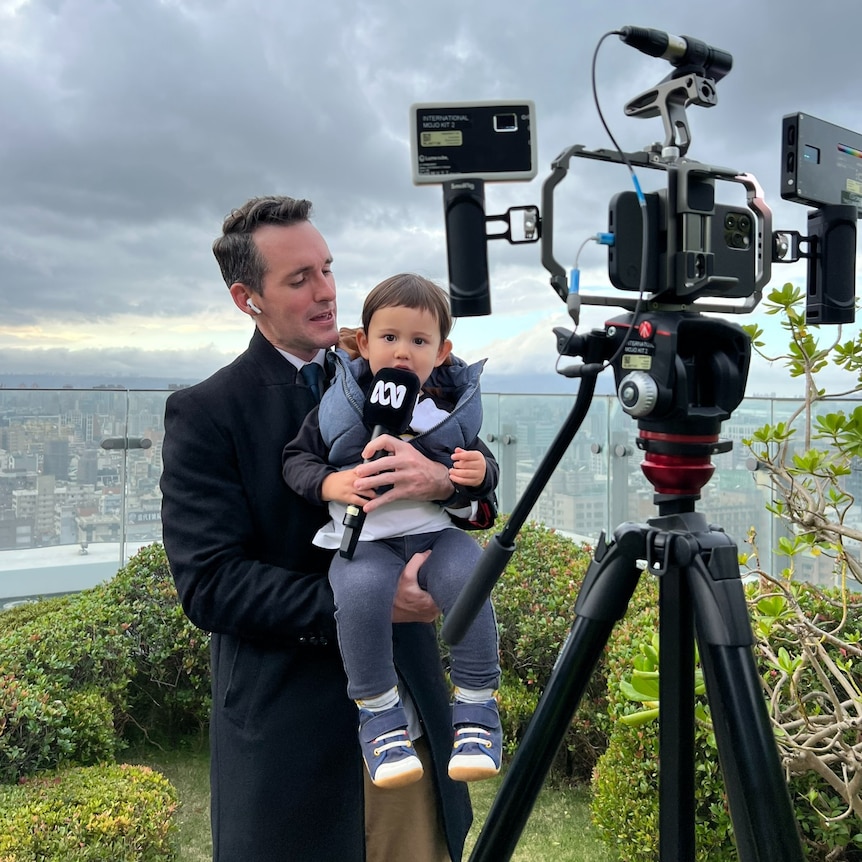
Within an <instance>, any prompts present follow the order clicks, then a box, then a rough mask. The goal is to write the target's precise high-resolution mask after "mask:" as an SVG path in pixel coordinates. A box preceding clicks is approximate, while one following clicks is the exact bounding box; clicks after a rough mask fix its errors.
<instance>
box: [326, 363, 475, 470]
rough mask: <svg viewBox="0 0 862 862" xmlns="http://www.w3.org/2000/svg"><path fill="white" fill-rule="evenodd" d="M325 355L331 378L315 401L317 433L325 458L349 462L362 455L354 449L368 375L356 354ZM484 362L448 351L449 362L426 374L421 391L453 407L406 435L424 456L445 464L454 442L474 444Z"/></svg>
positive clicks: (362, 435)
mask: <svg viewBox="0 0 862 862" xmlns="http://www.w3.org/2000/svg"><path fill="white" fill-rule="evenodd" d="M330 355H331V356H332V357H333V359H334V360H335V378H334V379H333V382H332V384H331V385H330V387H329V388H328V389H327V390H326V392H325V393H324V395H323V398H322V399H321V401H320V411H319V422H320V434H321V436H322V437H323V441H324V443H325V444H326V446H327V448H328V449H329V463H330V464H332V465H333V466H335V467H349V466H353V465H354V464H358V463H359V462H360V461H361V460H362V456H361V454H360V453H361V452H362V450H363V449H364V448H365V445H366V443H368V439H369V435H370V433H371V429H369V428H367V427H366V426H365V425H364V424H363V422H362V414H363V408H364V406H365V398H366V395H367V393H368V390H369V388H370V386H371V381H372V379H373V375H372V374H371V369H370V368H369V367H368V362H367V361H366V360H365V359H362V358H361V357H360V358H358V359H353V360H351V359H349V358H348V356H347V354H346V353H344V352H343V351H342V350H336V351H335V352H334V354H330ZM485 362H486V360H484V359H482V360H480V361H479V362H474V363H473V364H472V365H467V363H466V362H464V360H463V359H459V358H458V357H456V356H452V364H451V365H442V366H440V367H439V368H435V369H434V371H433V372H432V373H431V376H430V377H429V378H428V381H427V382H426V384H425V386H424V387H423V391H425V392H428V393H431V394H432V395H433V397H434V400H435V402H437V403H438V404H439V403H441V402H442V403H443V404H445V405H453V406H452V408H451V412H450V413H449V415H448V416H447V417H446V418H445V419H444V420H443V421H442V422H440V424H439V425H436V426H435V427H433V428H430V429H428V430H427V431H423V432H422V433H421V434H417V435H416V436H415V437H413V438H410V440H409V442H410V443H411V444H413V445H414V446H415V447H416V448H417V449H418V450H419V451H420V452H421V453H422V454H423V455H425V456H426V457H427V458H431V459H432V460H434V461H437V462H439V463H443V464H446V465H447V466H450V467H451V466H452V460H451V457H450V455H451V453H452V450H453V449H454V448H455V447H456V446H460V447H462V448H465V449H466V448H470V447H472V446H473V445H474V441H475V440H476V438H477V437H478V436H479V430H480V428H481V426H482V397H481V392H480V389H479V377H480V376H481V374H482V369H483V367H484V365H485ZM447 409H448V407H447Z"/></svg>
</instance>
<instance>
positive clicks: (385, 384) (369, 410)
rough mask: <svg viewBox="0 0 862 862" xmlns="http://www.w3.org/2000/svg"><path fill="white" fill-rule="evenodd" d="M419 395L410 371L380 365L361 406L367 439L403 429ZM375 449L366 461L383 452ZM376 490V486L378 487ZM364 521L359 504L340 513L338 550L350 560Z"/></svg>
mask: <svg viewBox="0 0 862 862" xmlns="http://www.w3.org/2000/svg"><path fill="white" fill-rule="evenodd" d="M417 395H419V378H418V377H417V376H416V375H415V374H414V373H413V372H412V371H405V370H403V369H401V368H381V369H380V371H378V372H377V374H375V375H374V380H372V381H371V390H370V392H369V395H368V398H367V399H366V401H365V407H364V408H363V410H362V422H363V423H364V425H365V426H366V427H367V428H370V429H371V437H370V438H369V439H370V440H374V439H376V438H377V437H380V436H382V435H383V434H391V435H392V436H393V437H398V436H400V435H401V434H403V433H404V432H405V431H406V430H407V426H408V425H409V424H410V419H411V417H412V416H413V408H414V406H415V405H416V396H417ZM385 454H386V453H385V451H383V450H381V451H379V452H377V453H376V454H375V455H374V457H373V458H367V459H366V461H365V463H368V461H376V460H377V459H378V458H381V457H383V456H384V455H385ZM378 490H380V489H378ZM364 523H365V511H364V510H363V508H362V507H361V506H354V505H350V506H348V507H347V512H346V513H345V515H344V520H343V521H342V524H344V535H343V536H342V538H341V548H340V549H339V553H340V554H341V556H342V557H344V558H346V559H348V560H351V559H353V553H354V551H355V550H356V543H357V542H358V541H359V534H360V533H361V532H362V525H363V524H364Z"/></svg>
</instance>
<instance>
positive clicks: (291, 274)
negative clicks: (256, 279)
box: [254, 222, 338, 360]
mask: <svg viewBox="0 0 862 862" xmlns="http://www.w3.org/2000/svg"><path fill="white" fill-rule="evenodd" d="M254 243H255V245H256V246H257V248H258V251H259V252H260V253H261V255H262V256H263V258H264V260H265V261H266V274H265V275H264V278H263V293H262V294H261V295H260V296H255V297H254V301H255V304H256V305H258V306H259V307H260V309H261V312H262V313H261V314H258V315H255V320H256V322H257V326H258V328H259V329H260V331H261V334H262V335H263V336H264V337H265V338H266V339H267V341H269V342H271V343H272V344H274V345H275V346H276V347H280V348H281V349H282V350H286V351H288V352H289V353H292V354H294V355H295V356H298V357H299V358H300V359H304V360H310V359H313V358H314V355H315V354H316V353H317V351H318V350H319V349H320V348H321V347H331V346H332V345H333V344H335V343H336V341H338V325H337V323H336V320H335V312H336V308H335V277H334V276H333V274H332V255H331V254H330V253H329V247H328V246H327V245H326V242H325V240H324V239H323V237H322V236H321V234H320V231H318V230H317V228H316V227H314V225H313V224H311V222H299V223H297V224H292V225H288V226H283V225H264V226H263V227H260V228H258V229H257V230H256V231H255V232H254Z"/></svg>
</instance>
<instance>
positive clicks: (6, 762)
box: [0, 673, 74, 783]
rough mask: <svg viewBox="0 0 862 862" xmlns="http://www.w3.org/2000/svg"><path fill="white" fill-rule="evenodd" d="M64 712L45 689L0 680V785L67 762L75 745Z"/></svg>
mask: <svg viewBox="0 0 862 862" xmlns="http://www.w3.org/2000/svg"><path fill="white" fill-rule="evenodd" d="M66 716H67V709H66V706H65V704H63V703H62V701H59V700H57V699H56V698H54V697H53V695H52V694H51V691H50V690H49V689H48V687H47V686H46V685H45V683H44V681H43V682H42V683H41V684H40V683H39V682H38V681H37V680H35V679H32V678H31V679H29V680H26V681H25V680H21V679H18V678H17V677H16V676H15V675H14V674H11V673H4V674H3V675H2V676H0V783H8V782H14V781H17V780H18V778H19V777H20V776H21V775H29V774H31V773H33V772H36V771H37V770H39V769H47V768H49V767H51V766H55V765H56V764H58V763H61V762H63V761H65V760H67V759H68V758H69V757H70V755H71V753H72V749H73V748H74V745H73V743H72V739H71V737H72V730H71V728H70V727H69V726H68V722H67V721H66Z"/></svg>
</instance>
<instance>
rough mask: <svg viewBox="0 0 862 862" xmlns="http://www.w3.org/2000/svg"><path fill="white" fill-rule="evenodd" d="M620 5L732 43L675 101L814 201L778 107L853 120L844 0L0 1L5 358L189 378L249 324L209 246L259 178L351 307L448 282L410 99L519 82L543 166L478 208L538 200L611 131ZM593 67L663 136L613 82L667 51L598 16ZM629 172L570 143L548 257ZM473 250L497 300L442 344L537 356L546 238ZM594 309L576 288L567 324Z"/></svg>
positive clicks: (857, 20)
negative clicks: (414, 284)
mask: <svg viewBox="0 0 862 862" xmlns="http://www.w3.org/2000/svg"><path fill="white" fill-rule="evenodd" d="M625 25H639V26H646V27H655V28H658V29H662V30H666V31H669V32H671V33H675V34H687V35H689V36H693V37H695V38H698V39H702V40H703V41H705V42H708V43H710V44H712V45H715V46H718V47H720V48H722V49H724V50H726V51H729V52H730V53H731V54H732V55H733V58H734V65H733V70H732V71H731V73H730V74H729V75H728V76H727V77H726V78H725V79H724V80H722V81H721V82H720V83H719V84H718V88H717V92H718V104H717V105H716V106H715V107H712V108H710V109H705V108H700V107H691V108H690V109H689V110H688V113H687V115H688V122H689V125H690V128H691V132H692V139H693V143H692V146H691V149H690V150H689V156H690V157H691V158H694V159H697V160H699V161H702V162H706V163H708V164H713V165H721V166H727V167H731V168H733V169H734V170H738V171H745V172H750V173H753V174H755V175H756V176H757V178H758V179H759V181H760V183H761V185H762V186H763V189H764V192H765V194H766V199H767V201H768V202H769V204H770V206H771V207H772V209H773V212H774V216H775V220H774V221H775V226H776V227H781V228H785V229H788V230H799V231H802V232H804V230H805V226H806V225H805V213H806V208H805V207H803V206H800V205H798V204H791V203H787V202H784V201H782V200H781V199H780V187H779V186H780V174H779V155H780V130H781V118H782V116H783V115H785V114H788V113H795V112H804V113H810V114H812V115H814V116H817V117H820V118H823V119H825V120H828V121H830V122H832V123H834V124H836V125H839V126H846V127H850V128H856V129H860V130H862V89H860V87H859V85H858V77H857V68H858V41H857V40H858V33H859V30H860V25H862V6H860V4H859V0H822V2H821V3H820V4H818V5H817V6H816V7H812V6H811V5H810V4H809V3H802V2H801V0H756V2H754V0H723V2H721V3H716V2H701V0H689V2H687V3H682V2H680V0H653V2H650V3H644V2H638V0H611V2H608V0H602V2H592V0H540V2H532V3H527V2H514V0H493V2H492V0H470V2H465V0H435V2H432V3H421V4H420V3H415V2H412V0H324V2H317V3H308V2H298V0H0V189H2V193H0V372H13V373H22V374H27V373H32V374H35V373H44V372H61V373H69V374H71V373H74V372H81V373H91V372H93V371H94V370H96V369H98V370H99V371H100V372H103V373H104V374H106V375H108V374H119V375H129V374H141V375H147V376H164V377H170V378H174V379H185V380H195V379H201V378H202V377H204V376H206V375H208V374H209V373H211V372H212V371H214V370H215V369H216V368H218V367H220V366H221V365H223V364H225V362H226V361H228V360H229V359H230V358H232V357H233V356H234V355H235V354H236V353H238V352H239V351H241V350H242V349H243V348H244V347H245V345H246V344H247V342H248V338H249V335H250V326H251V323H250V320H249V318H248V317H246V316H244V315H242V314H240V313H239V312H238V311H237V310H236V309H235V308H234V306H233V304H232V303H231V301H230V299H229V296H228V293H227V290H226V288H225V286H224V284H223V283H222V282H221V281H220V279H219V274H218V269H217V266H216V264H215V261H214V259H213V258H212V254H211V251H210V248H211V244H212V240H213V239H214V237H215V236H216V235H217V234H218V233H219V230H220V226H221V222H222V219H223V218H224V216H225V215H226V214H227V213H228V212H229V211H230V210H231V209H232V208H233V207H235V206H237V205H239V204H241V203H242V202H243V201H245V200H246V199H247V198H249V197H252V196H255V195H262V194H271V193H282V194H289V195H292V196H296V197H306V198H309V199H311V200H312V201H313V202H314V206H315V223H316V224H317V226H318V227H319V228H320V229H321V231H322V232H323V233H324V235H325V236H326V238H327V241H328V243H329V246H330V248H331V249H332V251H333V254H334V257H335V267H334V268H335V272H336V276H337V281H338V290H339V319H340V322H341V323H343V324H352V323H356V322H357V320H358V313H359V308H360V305H361V299H362V296H363V295H364V294H365V292H367V291H368V289H370V288H371V287H372V286H373V285H374V284H375V283H376V282H377V281H379V280H381V279H382V278H384V277H386V276H388V275H390V274H392V273H394V272H398V271H404V270H411V271H418V272H421V273H423V274H426V275H428V276H430V277H432V278H435V279H437V280H438V281H440V282H441V283H443V284H445V283H446V281H447V274H446V273H447V269H446V253H445V234H444V230H443V218H442V209H443V208H442V192H441V189H440V188H439V187H438V186H421V187H420V186H415V185H413V183H412V177H411V167H410V165H411V160H410V145H409V108H410V105H411V104H412V103H415V102H440V103H449V102H463V101H481V100H494V99H512V100H525V99H530V100H533V101H534V102H535V106H536V117H537V135H536V137H537V145H538V147H537V153H538V156H537V161H538V165H539V171H538V175H537V176H536V178H535V179H534V180H533V181H531V182H523V183H505V184H503V183H499V184H494V185H489V186H488V187H487V189H486V195H487V212H488V214H495V213H499V212H503V211H504V210H506V209H507V208H508V207H510V206H519V205H523V204H538V203H539V202H540V194H541V186H542V182H543V181H544V179H545V178H546V177H547V175H548V173H549V169H550V164H551V162H552V160H553V159H554V158H555V157H556V156H557V155H558V154H559V153H560V152H561V151H562V150H564V149H565V148H566V147H568V146H569V145H571V144H584V145H585V146H587V147H588V148H600V147H610V146H611V144H610V140H609V138H608V136H607V134H606V133H605V131H604V130H603V128H602V127H601V124H600V122H599V119H598V116H597V113H596V110H595V107H594V104H593V95H592V91H591V86H590V70H591V62H592V56H593V52H594V49H595V47H596V45H597V43H598V42H599V40H600V39H601V37H602V36H603V35H604V34H605V33H607V32H609V31H613V30H617V29H619V28H620V27H622V26H625ZM596 71H597V83H598V97H599V100H600V103H601V105H602V108H603V110H604V112H605V116H606V117H607V119H608V122H609V124H610V126H611V129H612V131H613V133H614V135H615V136H616V138H617V140H618V141H619V143H620V145H621V146H622V147H623V149H625V150H628V151H636V150H640V149H642V148H643V147H645V146H647V145H649V144H650V143H652V142H654V141H658V140H661V139H662V138H663V129H662V124H661V122H660V120H659V119H657V118H656V119H630V118H626V117H625V116H624V113H623V106H624V104H625V103H626V102H627V101H629V100H630V99H632V98H634V97H635V96H637V95H639V94H640V93H641V92H643V91H644V90H646V89H648V88H650V87H651V86H653V85H655V84H656V83H658V82H659V81H660V80H661V79H662V78H664V77H665V76H666V75H667V74H668V73H669V72H670V71H671V67H670V66H669V65H668V63H667V62H666V61H664V60H660V59H654V58H650V57H646V56H645V55H643V54H640V53H638V52H637V51H635V50H634V49H632V48H630V47H628V46H626V45H624V44H623V43H622V42H621V41H620V40H619V39H618V38H616V36H614V37H612V38H609V39H606V40H605V41H604V42H603V44H602V47H601V50H600V52H599V54H598V61H597V66H596ZM648 173H652V174H655V173H656V172H648ZM643 182H644V184H645V185H647V186H648V187H649V182H650V180H648V179H645V180H643ZM653 183H655V180H653ZM629 187H630V184H629V178H628V174H627V172H626V171H625V169H624V168H622V167H620V166H612V165H603V164H599V163H596V162H592V161H587V160H584V159H575V160H573V162H572V165H571V171H570V174H569V176H568V177H567V179H566V181H565V182H564V184H563V185H561V186H560V188H559V192H558V197H557V204H556V222H557V223H556V225H555V232H554V246H555V251H556V253H557V256H558V259H559V260H560V261H561V262H562V263H563V264H564V265H566V266H569V265H571V263H572V262H573V260H574V256H575V254H576V252H577V249H578V247H579V246H580V245H581V242H582V241H583V240H584V239H585V238H586V237H588V236H590V235H592V234H594V233H596V232H597V231H601V230H605V229H606V225H607V204H608V200H609V198H610V197H611V195H613V194H614V192H616V191H620V190H625V189H627V188H629ZM489 258H490V269H491V283H492V303H493V314H492V315H491V316H490V317H485V318H476V319H462V320H460V321H459V322H458V324H457V326H456V329H455V332H454V339H455V343H456V352H457V353H459V354H460V355H462V356H464V357H465V358H468V359H473V358H478V357H480V356H487V357H489V358H490V364H489V370H490V369H491V368H493V369H494V371H495V372H497V373H516V372H518V371H522V370H528V371H538V372H545V371H547V373H548V374H549V375H552V374H553V369H554V365H555V362H556V359H557V357H556V352H555V340H554V337H553V335H552V334H551V328H552V327H553V326H565V325H567V324H568V323H569V321H568V318H567V316H566V314H565V309H564V307H563V304H562V303H561V301H560V300H559V299H558V298H557V296H556V294H555V293H554V292H553V291H552V289H551V288H550V286H549V282H548V275H547V273H546V272H545V270H544V269H543V268H542V267H541V264H540V256H539V248H538V246H537V245H529V246H519V247H512V246H509V245H508V244H506V243H505V242H502V241H497V242H493V243H490V245H489ZM581 268H582V270H583V275H582V289H583V290H585V291H586V290H591V289H595V290H597V291H598V290H604V291H605V292H610V288H609V287H608V284H609V283H608V280H607V255H606V251H605V250H604V249H600V248H598V247H596V246H588V247H587V248H586V249H585V251H584V252H583V254H582V257H581ZM786 280H796V281H804V270H800V269H799V268H798V267H776V268H775V271H774V272H773V279H772V284H780V283H783V282H784V281H786ZM614 313H616V312H614ZM606 316H608V314H607V310H605V309H602V310H597V309H590V310H589V311H588V312H587V313H586V314H585V316H584V321H583V322H582V324H581V328H582V329H583V328H585V327H587V326H590V325H598V324H600V323H601V322H602V321H603V320H604V318H605V317H606ZM751 319H752V318H751V317H750V316H744V317H734V320H735V321H736V322H743V323H744V322H749V321H750V320H751ZM776 346H780V339H778V340H777V341H776ZM750 389H751V387H750ZM774 389H775V387H774V386H769V385H765V386H760V387H759V390H760V391H773V390H774Z"/></svg>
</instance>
